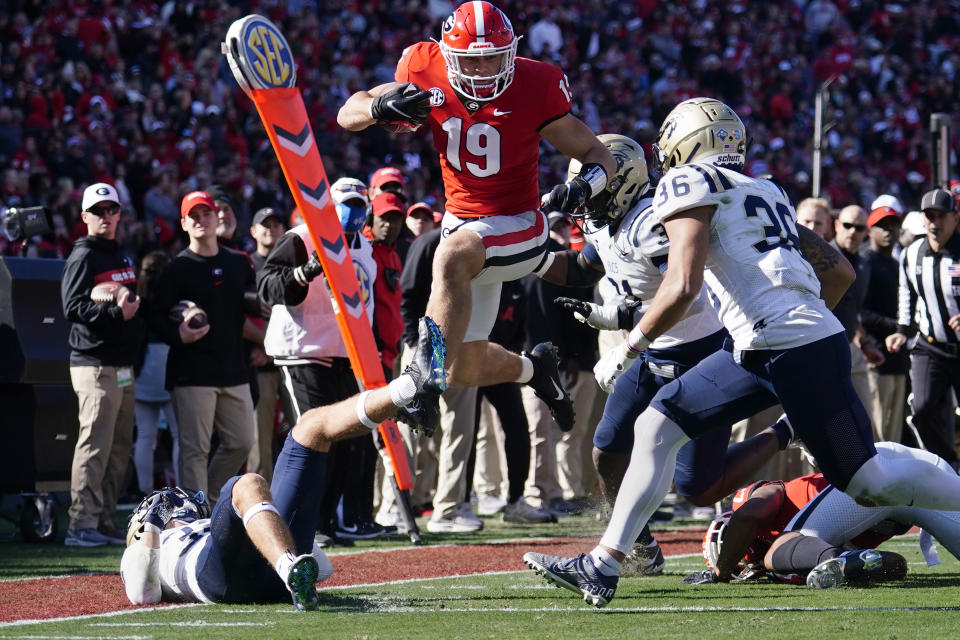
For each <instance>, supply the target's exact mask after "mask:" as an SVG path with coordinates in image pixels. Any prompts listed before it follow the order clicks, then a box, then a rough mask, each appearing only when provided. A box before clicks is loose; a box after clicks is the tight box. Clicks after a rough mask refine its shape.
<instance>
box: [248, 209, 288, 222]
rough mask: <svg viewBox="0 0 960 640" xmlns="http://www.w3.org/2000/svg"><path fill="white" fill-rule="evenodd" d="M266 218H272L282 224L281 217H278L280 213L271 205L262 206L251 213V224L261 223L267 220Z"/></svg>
mask: <svg viewBox="0 0 960 640" xmlns="http://www.w3.org/2000/svg"><path fill="white" fill-rule="evenodd" d="M267 218H274V219H275V220H277V221H278V222H279V223H280V224H283V218H281V217H280V214H279V213H277V212H276V211H275V210H274V209H273V207H264V208H262V209H260V210H259V211H257V212H256V213H255V214H253V224H263V223H264V222H266V221H267Z"/></svg>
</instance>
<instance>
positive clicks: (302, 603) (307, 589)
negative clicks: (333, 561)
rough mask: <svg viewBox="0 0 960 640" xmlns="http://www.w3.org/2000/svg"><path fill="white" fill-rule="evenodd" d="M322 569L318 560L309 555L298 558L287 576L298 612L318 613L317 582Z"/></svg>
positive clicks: (288, 586)
mask: <svg viewBox="0 0 960 640" xmlns="http://www.w3.org/2000/svg"><path fill="white" fill-rule="evenodd" d="M319 574H320V567H319V565H317V559H316V558H314V557H313V556H312V555H310V554H309V553H305V554H303V555H301V556H297V559H296V560H294V562H293V565H292V566H291V567H290V573H289V575H287V588H288V589H290V594H291V595H292V596H293V606H295V607H296V608H297V611H317V610H318V609H320V599H319V598H318V597H317V586H316V585H317V580H318V579H319Z"/></svg>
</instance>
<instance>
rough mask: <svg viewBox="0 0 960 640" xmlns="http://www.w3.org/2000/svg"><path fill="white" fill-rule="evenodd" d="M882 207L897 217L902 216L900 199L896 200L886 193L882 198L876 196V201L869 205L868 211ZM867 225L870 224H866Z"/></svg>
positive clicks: (895, 197)
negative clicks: (891, 211) (888, 209)
mask: <svg viewBox="0 0 960 640" xmlns="http://www.w3.org/2000/svg"><path fill="white" fill-rule="evenodd" d="M883 207H888V208H890V209H892V210H893V211H894V212H895V213H896V214H897V215H898V216H902V215H903V205H902V204H901V203H900V199H899V198H897V196H892V195H890V194H888V193H885V194H883V195H882V196H877V199H876V200H874V201H873V204H871V205H870V211H876V210H877V209H882V208H883ZM867 224H870V223H869V222H867ZM871 226H872V225H871Z"/></svg>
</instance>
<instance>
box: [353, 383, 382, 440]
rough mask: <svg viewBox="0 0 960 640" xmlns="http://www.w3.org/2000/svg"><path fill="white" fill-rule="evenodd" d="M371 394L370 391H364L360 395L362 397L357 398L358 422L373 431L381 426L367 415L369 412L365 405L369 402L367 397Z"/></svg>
mask: <svg viewBox="0 0 960 640" xmlns="http://www.w3.org/2000/svg"><path fill="white" fill-rule="evenodd" d="M369 394H370V391H369V390H367V391H364V392H362V393H361V394H360V397H358V398H357V420H359V421H360V424H362V425H363V426H365V427H366V428H367V429H370V430H371V431H372V430H373V429H376V428H377V427H379V426H380V425H379V424H378V423H376V422H374V421H373V420H371V419H370V416H368V415H367V410H366V409H365V408H364V406H363V405H364V403H365V402H366V400H367V396H368V395H369Z"/></svg>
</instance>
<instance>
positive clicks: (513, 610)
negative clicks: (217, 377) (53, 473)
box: [0, 517, 960, 640]
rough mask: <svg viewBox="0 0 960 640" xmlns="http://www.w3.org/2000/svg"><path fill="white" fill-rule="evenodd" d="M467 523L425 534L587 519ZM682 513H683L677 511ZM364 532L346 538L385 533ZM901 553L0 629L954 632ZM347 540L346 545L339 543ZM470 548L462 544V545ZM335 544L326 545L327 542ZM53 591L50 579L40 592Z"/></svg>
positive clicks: (25, 569) (693, 634) (681, 634)
mask: <svg viewBox="0 0 960 640" xmlns="http://www.w3.org/2000/svg"><path fill="white" fill-rule="evenodd" d="M487 522H488V527H487V529H486V530H485V531H484V532H483V533H482V534H480V535H478V536H430V537H428V538H427V539H428V540H429V541H430V542H432V543H433V544H439V543H443V544H449V543H458V542H463V543H468V542H481V541H482V542H490V541H493V540H506V539H514V540H516V539H518V538H520V539H523V538H525V537H526V536H544V535H547V536H559V535H571V534H579V535H584V536H588V537H587V538H586V539H585V540H584V548H585V549H586V548H589V546H590V545H591V544H592V542H593V541H594V538H592V537H589V536H593V535H596V534H597V533H599V525H598V523H597V522H596V520H594V519H592V518H588V517H580V518H569V519H565V520H564V521H563V522H562V523H561V524H559V525H548V526H544V527H541V528H537V529H536V530H528V529H524V528H518V527H510V526H505V525H502V524H500V523H498V522H495V521H494V520H492V519H491V520H488V521H487ZM687 524H689V523H687ZM396 544H397V541H396V540H394V541H392V542H384V541H379V542H377V543H365V544H363V545H358V547H357V548H354V549H352V550H349V551H350V552H356V551H360V550H363V549H367V548H382V547H384V546H389V545H396ZM884 548H885V549H890V550H893V551H897V552H899V553H902V554H903V555H905V556H906V557H907V558H908V560H909V561H910V573H909V574H908V576H907V578H906V579H905V580H904V581H902V582H900V583H895V584H891V585H885V586H877V587H872V588H864V589H853V588H844V589H838V590H834V591H820V592H817V591H811V590H809V589H807V588H806V587H798V586H789V585H779V584H774V583H771V582H768V581H765V580H761V581H756V582H750V583H741V584H723V585H703V586H697V587H688V586H684V585H682V584H680V579H681V578H682V576H684V575H686V574H687V573H689V572H691V571H694V570H698V569H700V568H702V567H703V561H702V559H701V558H700V557H699V554H697V555H688V556H682V557H677V558H671V559H669V560H668V563H667V572H666V573H665V574H664V575H663V576H660V577H656V578H630V579H624V580H622V581H621V582H620V587H619V589H618V591H617V597H616V599H615V600H614V601H613V602H612V603H611V604H610V605H609V606H608V607H606V608H605V609H601V610H597V609H594V608H592V607H588V606H586V605H585V604H583V602H582V601H580V600H579V599H578V598H577V597H576V596H575V595H574V594H572V593H570V592H569V591H565V590H561V589H557V588H555V587H553V586H550V585H547V584H546V583H545V582H543V581H542V579H540V578H538V577H536V576H535V575H534V574H533V572H531V571H518V572H513V571H511V572H503V573H498V574H486V575H473V576H467V577H460V578H441V579H425V580H412V581H405V582H399V583H392V584H373V585H364V586H352V587H336V588H331V589H324V590H323V591H322V592H321V603H322V611H321V612H319V613H307V614H297V613H295V612H294V611H293V608H292V607H286V606H279V605H270V606H236V605H231V606H212V605H190V606H181V607H176V608H170V609H164V610H146V611H135V612H124V613H118V614H113V615H102V616H93V617H81V618H74V619H69V620H62V621H51V622H44V623H39V624H28V625H25V624H15V625H9V624H0V638H64V639H66V638H76V639H85V638H142V639H147V638H151V639H152V638H156V639H159V640H162V639H167V638H182V637H184V636H185V635H187V634H190V635H199V636H201V637H204V638H230V639H233V640H239V639H248V638H249V639H257V640H264V639H268V638H269V639H273V638H280V639H287V638H308V637H309V638H385V639H393V638H433V637H436V638H471V639H472V638H497V639H501V638H519V637H523V638H544V639H556V638H578V639H579V638H585V639H593V638H628V637H629V638H647V637H648V638H651V639H653V638H657V639H660V638H669V639H672V638H678V639H679V638H691V639H705V638H711V639H713V638H812V639H818V640H821V639H827V638H842V639H844V640H859V639H863V640H891V639H899V638H952V637H957V634H958V631H957V628H958V627H960V603H958V598H957V596H958V594H960V589H958V587H960V564H958V562H957V561H956V560H955V559H954V558H953V557H952V556H950V555H949V553H947V552H946V551H945V550H944V549H943V548H942V547H941V548H940V553H941V558H942V560H943V563H942V564H941V565H939V566H936V567H927V566H926V565H925V564H924V563H923V560H922V557H921V555H920V553H919V548H918V546H917V538H916V536H904V537H900V538H895V539H893V540H891V541H890V542H888V543H886V544H885V545H884ZM344 551H347V550H344ZM459 551H461V552H462V553H463V554H464V557H467V556H468V555H469V554H470V547H469V545H467V546H464V547H461V549H460V550H459ZM335 553H336V551H335ZM119 555H120V554H119V550H116V549H111V550H105V549H94V550H76V549H70V550H67V549H65V548H64V547H62V546H59V545H50V546H44V545H25V544H18V543H3V544H0V576H2V577H3V578H4V579H7V580H9V579H11V578H16V577H20V576H25V575H63V574H67V573H79V572H85V571H86V572H90V571H93V572H98V571H107V572H115V571H116V567H117V562H118V559H119ZM50 598H51V601H52V602H55V600H56V591H55V590H53V591H52V592H51V593H50Z"/></svg>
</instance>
